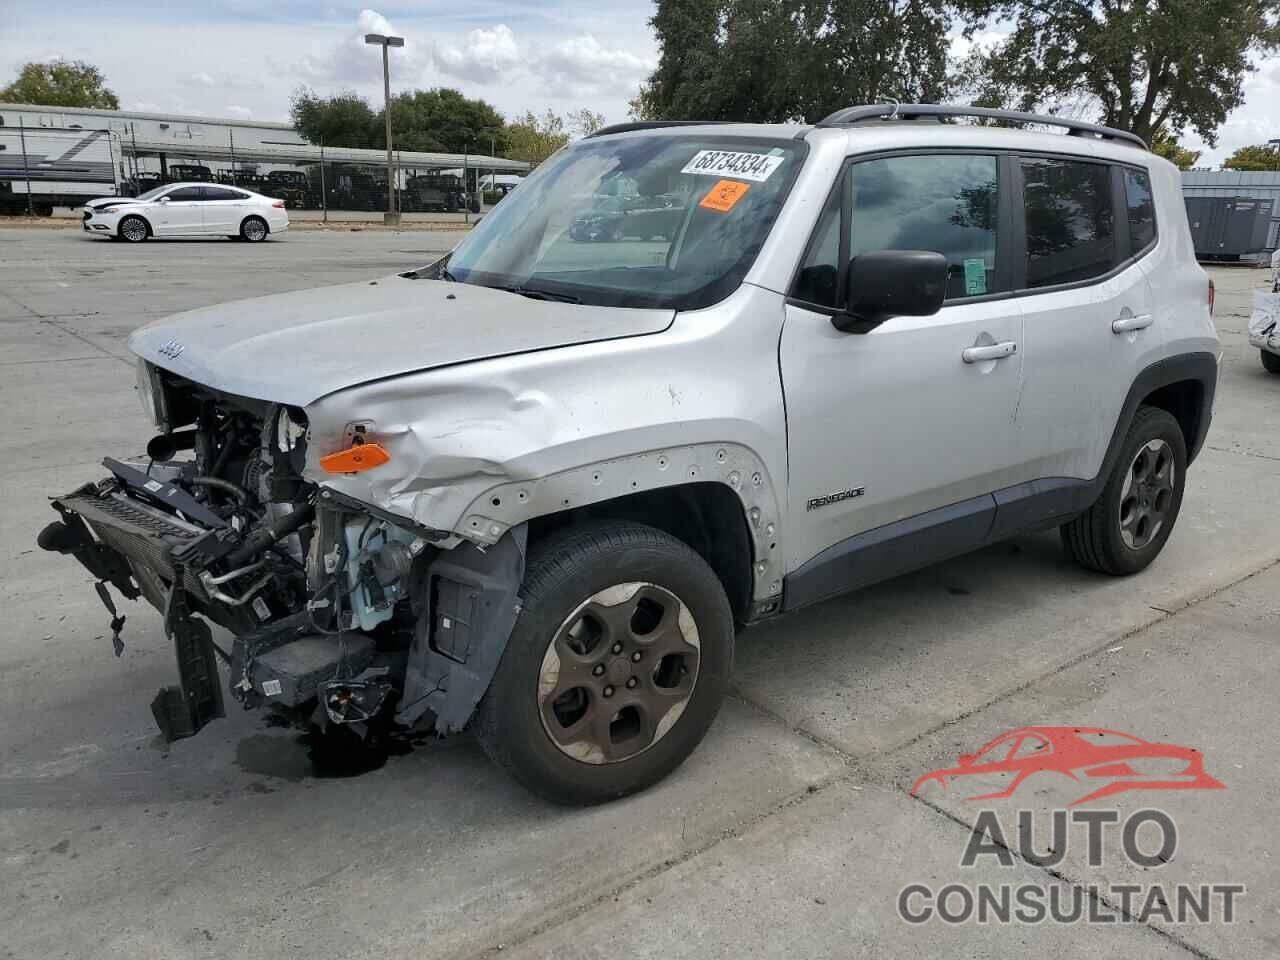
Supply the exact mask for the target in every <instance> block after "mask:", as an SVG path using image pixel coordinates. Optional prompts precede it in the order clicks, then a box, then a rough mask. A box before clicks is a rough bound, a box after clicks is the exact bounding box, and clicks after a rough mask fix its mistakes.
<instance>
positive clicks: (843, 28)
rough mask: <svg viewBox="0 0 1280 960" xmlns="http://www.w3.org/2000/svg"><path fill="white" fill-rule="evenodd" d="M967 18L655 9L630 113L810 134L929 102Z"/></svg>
mask: <svg viewBox="0 0 1280 960" xmlns="http://www.w3.org/2000/svg"><path fill="white" fill-rule="evenodd" d="M970 16H971V14H970V13H969V11H968V8H967V7H966V8H964V9H961V8H960V7H958V6H957V5H956V4H955V3H952V2H947V0H659V2H658V8H657V11H656V12H655V14H654V16H653V18H652V19H651V20H650V24H651V25H652V27H653V29H654V33H655V34H656V36H657V38H658V43H659V46H660V48H661V56H660V58H659V61H658V67H657V69H656V70H655V71H654V72H653V74H652V75H651V76H650V77H649V80H648V82H647V83H645V84H644V85H643V86H642V87H641V90H640V94H639V96H638V97H637V98H636V99H635V100H633V101H632V102H631V104H630V112H631V114H632V116H634V117H637V118H639V119H696V120H748V121H762V122H783V121H789V120H791V121H795V120H808V121H810V122H812V121H816V120H820V119H821V118H822V117H823V116H825V115H826V114H828V113H830V112H832V111H834V110H838V109H840V108H841V107H847V106H850V105H851V104H855V103H873V102H876V101H881V100H885V99H888V98H893V99H896V100H901V101H904V102H914V101H923V102H934V101H937V100H939V99H941V97H942V95H943V94H944V93H945V89H946V66H947V47H948V41H947V32H948V30H950V29H951V27H952V25H953V23H954V22H955V21H956V20H957V19H960V20H964V21H965V22H967V21H968V18H970ZM973 16H976V14H974V15H973Z"/></svg>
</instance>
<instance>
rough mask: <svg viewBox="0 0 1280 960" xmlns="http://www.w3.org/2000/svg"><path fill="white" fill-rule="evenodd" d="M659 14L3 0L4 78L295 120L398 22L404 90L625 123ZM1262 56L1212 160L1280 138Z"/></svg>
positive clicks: (144, 105) (377, 81)
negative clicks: (72, 77) (75, 68)
mask: <svg viewBox="0 0 1280 960" xmlns="http://www.w3.org/2000/svg"><path fill="white" fill-rule="evenodd" d="M366 2H369V0H366ZM374 2H377V0H374ZM652 12H653V3H652V0H555V2H539V0H449V2H441V0H396V2H390V3H388V2H383V3H379V4H378V6H377V7H376V9H370V8H365V7H363V6H361V5H359V4H356V5H345V4H341V3H333V2H328V0H318V2H307V0H167V2H155V0H130V2H118V0H97V2H94V0H57V2H56V3H55V4H52V5H51V4H49V3H48V0H44V2H37V0H0V83H4V82H7V79H6V78H8V77H11V76H13V75H14V74H15V73H16V72H17V69H18V67H19V66H21V64H23V63H25V62H27V61H29V60H49V59H53V58H55V57H65V58H67V59H72V60H76V59H80V60H87V61H89V62H90V63H94V64H96V65H97V66H98V67H100V68H101V69H102V71H103V72H104V73H105V74H106V76H107V81H108V86H109V87H110V88H111V89H112V90H114V91H115V93H116V94H117V95H118V96H119V98H120V105H121V107H122V108H124V109H126V110H142V111H153V112H162V113H167V112H172V113H181V114H191V115H203V116H211V117H240V118H245V119H254V120H287V119H288V111H289V98H290V95H291V93H292V92H293V91H294V90H295V89H297V88H298V87H299V86H304V85H305V86H307V87H310V88H311V89H313V90H315V91H316V92H317V93H320V94H322V95H324V94H331V93H336V92H338V91H340V90H354V91H356V92H357V93H359V94H362V95H364V96H365V97H367V98H368V99H369V100H370V101H371V102H373V103H374V104H375V105H376V104H377V103H379V102H380V101H381V99H382V70H381V57H380V51H379V50H378V48H376V47H370V46H367V45H366V44H365V43H364V39H363V38H364V34H366V33H394V34H396V35H399V36H403V37H404V38H405V46H404V48H403V49H401V50H393V51H392V55H391V56H392V62H391V71H392V87H393V90H395V89H404V88H414V87H432V86H451V87H456V88H458V89H460V90H462V91H463V93H465V94H466V95H467V96H470V97H479V98H481V99H484V100H487V101H488V102H490V103H492V104H493V105H494V106H495V107H497V108H498V110H499V112H501V113H502V114H504V115H505V116H506V117H508V118H509V119H510V118H515V117H518V116H522V115H523V114H524V113H525V112H526V111H528V110H532V111H534V112H535V113H542V112H543V111H545V110H547V109H551V110H554V111H555V112H557V113H567V112H569V111H571V110H577V109H579V108H582V107H588V108H590V109H591V110H593V111H595V112H597V113H602V114H604V116H605V119H606V120H607V121H609V122H621V121H623V120H626V119H627V101H628V100H630V99H631V98H632V97H634V96H635V95H636V92H637V90H638V88H639V85H640V83H641V81H643V80H644V79H645V78H646V77H647V76H648V75H649V73H650V72H651V71H652V69H653V67H654V65H655V64H656V62H657V57H658V49H657V44H656V42H655V41H654V38H653V34H652V31H651V29H650V27H649V23H648V21H649V17H650V16H651V15H652ZM956 43H957V48H960V47H962V46H963V41H959V40H957V41H956ZM1259 66H1260V69H1259V71H1258V72H1257V73H1254V74H1251V75H1250V76H1249V77H1248V78H1247V79H1246V81H1245V91H1246V101H1245V105H1244V106H1243V107H1241V108H1240V109H1238V110H1237V111H1235V112H1234V113H1233V114H1232V115H1231V116H1230V117H1228V120H1227V123H1226V124H1225V125H1224V126H1223V127H1222V128H1221V130H1220V131H1219V140H1218V146H1217V147H1216V148H1210V147H1208V146H1206V145H1205V144H1203V143H1202V142H1201V141H1200V140H1199V138H1198V137H1196V136H1195V135H1194V134H1193V133H1190V132H1188V133H1187V134H1186V135H1185V136H1184V137H1183V142H1184V143H1185V144H1186V145H1187V146H1189V147H1191V148H1192V149H1200V150H1203V151H1204V155H1203V156H1202V158H1201V161H1200V165H1202V166H1205V165H1209V166H1214V165H1216V164H1217V163H1219V162H1221V160H1222V159H1224V158H1225V157H1226V156H1228V155H1229V154H1230V153H1231V151H1232V150H1234V149H1235V148H1236V147H1239V146H1242V145H1245V144H1251V143H1262V142H1265V141H1266V140H1268V139H1272V138H1276V137H1280V110H1278V109H1277V108H1276V104H1277V103H1280V57H1272V58H1270V59H1267V60H1263V61H1261V62H1260V64H1259Z"/></svg>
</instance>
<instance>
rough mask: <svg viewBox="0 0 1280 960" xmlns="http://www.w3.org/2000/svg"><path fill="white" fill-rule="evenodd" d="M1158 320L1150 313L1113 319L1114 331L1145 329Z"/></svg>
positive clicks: (1125, 331) (1112, 326)
mask: <svg viewBox="0 0 1280 960" xmlns="http://www.w3.org/2000/svg"><path fill="white" fill-rule="evenodd" d="M1155 322H1156V318H1155V317H1153V316H1152V315H1151V314H1149V313H1143V314H1139V315H1138V316H1136V317H1121V318H1120V319H1119V320H1112V321H1111V332H1112V333H1128V332H1129V331H1130V330H1145V329H1146V328H1147V327H1149V326H1151V325H1152V324H1153V323H1155Z"/></svg>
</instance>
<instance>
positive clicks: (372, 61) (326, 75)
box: [271, 10, 429, 85]
mask: <svg viewBox="0 0 1280 960" xmlns="http://www.w3.org/2000/svg"><path fill="white" fill-rule="evenodd" d="M369 33H380V34H382V35H383V36H404V34H403V33H400V32H399V31H397V30H396V28H395V27H393V26H392V25H391V22H390V21H389V20H387V18H386V17H384V16H383V15H382V14H380V13H378V11H376V10H361V11H360V15H359V16H358V17H357V18H356V22H355V24H354V25H353V26H352V27H351V28H350V30H349V31H348V32H347V35H346V36H345V37H344V38H343V39H342V40H341V41H340V42H339V43H338V44H336V45H335V46H334V47H332V48H331V49H330V50H328V51H327V52H325V53H321V54H307V55H305V56H303V57H300V58H299V59H297V60H294V61H291V62H284V63H281V62H280V61H278V60H277V61H273V63H272V64H271V66H272V68H273V69H274V70H275V71H276V72H278V73H287V74H293V75H295V76H297V77H299V78H301V79H302V80H303V81H304V82H306V83H319V84H338V85H359V84H373V83H381V81H382V50H381V49H380V48H379V47H377V46H371V45H370V44H367V43H365V42H364V38H365V34H369ZM390 53H391V70H392V73H393V74H394V75H395V77H396V80H397V82H398V83H400V84H414V83H417V81H418V79H419V78H420V77H421V75H422V71H423V68H424V66H425V65H426V62H427V61H428V59H429V57H428V54H427V51H426V50H425V48H424V47H423V46H422V45H420V44H415V43H414V42H413V41H412V40H410V39H408V38H406V40H405V46H403V47H391V48H390Z"/></svg>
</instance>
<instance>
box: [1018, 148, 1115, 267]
mask: <svg viewBox="0 0 1280 960" xmlns="http://www.w3.org/2000/svg"><path fill="white" fill-rule="evenodd" d="M1020 163H1021V165H1022V182H1023V197H1024V201H1025V204H1026V227H1027V286H1028V287H1049V286H1053V285H1055V284H1059V283H1073V282H1075V281H1078V280H1088V279H1090V278H1092V277H1097V276H1101V275H1102V274H1104V273H1107V272H1109V271H1110V270H1111V269H1112V268H1113V267H1114V266H1115V265H1116V263H1117V257H1116V236H1115V214H1114V212H1113V207H1112V199H1111V171H1110V168H1109V167H1108V166H1106V165H1105V164H1101V163H1086V162H1082V161H1078V160H1050V159H1043V158H1024V159H1023V160H1021V161H1020ZM1127 255H1128V254H1127V253H1126V256H1127Z"/></svg>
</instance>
